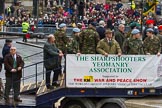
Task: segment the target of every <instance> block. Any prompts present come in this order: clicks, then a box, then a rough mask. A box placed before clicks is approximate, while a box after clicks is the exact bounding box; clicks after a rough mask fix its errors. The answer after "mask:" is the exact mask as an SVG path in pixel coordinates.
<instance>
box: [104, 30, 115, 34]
mask: <svg viewBox="0 0 162 108" xmlns="http://www.w3.org/2000/svg"><path fill="white" fill-rule="evenodd" d="M112 32H113V31H112V30H110V29H107V30H106V31H105V34H107V33H112Z"/></svg>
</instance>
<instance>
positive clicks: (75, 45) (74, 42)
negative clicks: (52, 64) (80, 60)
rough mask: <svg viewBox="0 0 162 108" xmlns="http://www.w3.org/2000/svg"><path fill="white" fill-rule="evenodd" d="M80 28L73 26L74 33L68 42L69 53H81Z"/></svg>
mask: <svg viewBox="0 0 162 108" xmlns="http://www.w3.org/2000/svg"><path fill="white" fill-rule="evenodd" d="M79 33H80V29H79V28H73V35H72V38H70V39H69V42H68V44H67V53H68V54H77V53H80V50H79Z"/></svg>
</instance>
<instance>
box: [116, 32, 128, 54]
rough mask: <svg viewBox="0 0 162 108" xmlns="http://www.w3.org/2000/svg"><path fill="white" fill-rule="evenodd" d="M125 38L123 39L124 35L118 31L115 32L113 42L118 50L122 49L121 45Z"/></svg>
mask: <svg viewBox="0 0 162 108" xmlns="http://www.w3.org/2000/svg"><path fill="white" fill-rule="evenodd" d="M125 38H126V37H125V34H124V33H122V32H121V31H119V30H117V31H115V40H116V41H117V42H118V43H119V45H120V48H122V46H123V43H124V41H125ZM122 51H123V49H122Z"/></svg>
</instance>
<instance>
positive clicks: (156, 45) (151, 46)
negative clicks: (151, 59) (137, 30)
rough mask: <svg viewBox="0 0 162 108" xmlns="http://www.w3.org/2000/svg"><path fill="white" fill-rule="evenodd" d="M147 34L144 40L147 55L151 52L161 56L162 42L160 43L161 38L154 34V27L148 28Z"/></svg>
mask: <svg viewBox="0 0 162 108" xmlns="http://www.w3.org/2000/svg"><path fill="white" fill-rule="evenodd" d="M146 35H147V37H146V38H145V40H144V45H143V46H144V52H145V54H147V55H150V54H152V55H153V54H157V55H158V56H160V52H161V47H160V46H161V44H160V39H159V38H158V37H157V36H155V35H154V30H153V29H152V28H148V29H147V30H146Z"/></svg>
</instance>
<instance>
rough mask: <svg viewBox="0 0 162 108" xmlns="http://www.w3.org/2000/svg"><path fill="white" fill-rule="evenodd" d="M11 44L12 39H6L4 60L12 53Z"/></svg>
mask: <svg viewBox="0 0 162 108" xmlns="http://www.w3.org/2000/svg"><path fill="white" fill-rule="evenodd" d="M11 46H12V40H10V39H6V40H5V44H4V46H3V49H2V56H3V60H4V58H5V56H6V55H7V54H9V53H10V48H11Z"/></svg>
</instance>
